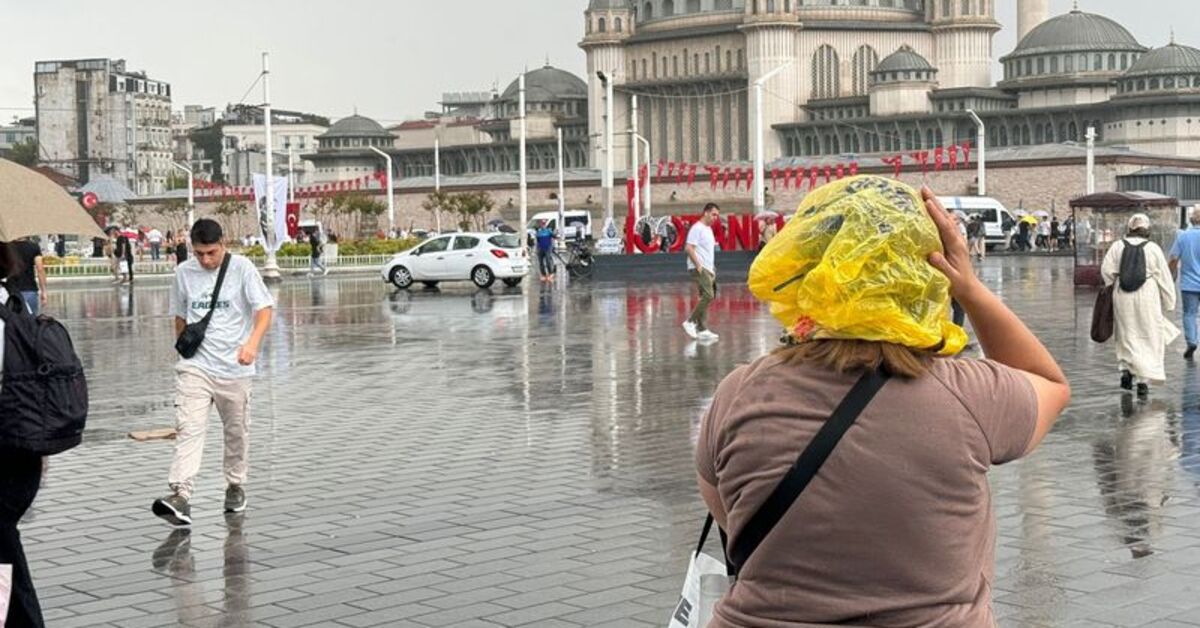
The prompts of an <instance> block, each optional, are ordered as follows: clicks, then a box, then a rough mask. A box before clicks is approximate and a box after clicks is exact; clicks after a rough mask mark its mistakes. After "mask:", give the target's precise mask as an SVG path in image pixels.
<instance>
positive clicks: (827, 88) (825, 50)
mask: <svg viewBox="0 0 1200 628" xmlns="http://www.w3.org/2000/svg"><path fill="white" fill-rule="evenodd" d="M838 69H839V68H838V54H837V51H836V50H834V49H833V47H832V46H829V45H825V46H821V47H820V48H818V49H817V52H816V53H815V54H813V58H812V77H811V78H812V86H813V89H812V95H813V98H835V97H836V96H837V95H838V94H839V93H841V81H840V77H839V76H838Z"/></svg>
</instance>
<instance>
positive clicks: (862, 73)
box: [853, 46, 879, 96]
mask: <svg viewBox="0 0 1200 628" xmlns="http://www.w3.org/2000/svg"><path fill="white" fill-rule="evenodd" d="M877 65H879V53H877V52H875V49H874V48H872V47H870V46H859V47H858V50H855V51H854V71H853V75H854V76H853V78H854V95H855V96H863V95H865V94H866V93H867V88H868V87H869V86H870V84H871V72H872V71H873V70H874V69H875V66H877Z"/></svg>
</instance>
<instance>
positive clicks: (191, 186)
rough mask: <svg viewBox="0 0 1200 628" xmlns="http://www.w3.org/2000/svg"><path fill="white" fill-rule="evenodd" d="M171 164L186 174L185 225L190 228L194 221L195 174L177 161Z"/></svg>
mask: <svg viewBox="0 0 1200 628" xmlns="http://www.w3.org/2000/svg"><path fill="white" fill-rule="evenodd" d="M171 165H172V166H175V167H176V168H179V169H180V170H182V171H184V172H186V173H187V176H188V204H187V226H188V229H191V228H192V225H193V224H194V223H195V222H196V176H195V174H194V173H193V172H192V169H191V168H189V167H187V166H185V165H183V164H181V163H179V162H171Z"/></svg>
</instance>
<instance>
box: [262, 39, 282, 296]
mask: <svg viewBox="0 0 1200 628" xmlns="http://www.w3.org/2000/svg"><path fill="white" fill-rule="evenodd" d="M262 80H263V127H264V132H265V134H266V143H267V147H266V153H267V176H266V183H267V185H266V190H264V194H266V197H267V198H266V201H267V216H268V217H269V218H270V221H269V222H264V221H263V220H261V219H260V220H259V223H260V224H261V225H262V228H263V234H262V235H263V243H264V244H265V246H264V247H263V248H265V249H266V252H267V263H266V264H264V265H263V270H262V276H263V279H265V280H267V281H280V280H281V278H282V277H281V275H280V272H279V260H278V258H277V257H276V255H275V253H276V251H275V249H276V245H277V243H276V241H275V186H274V185H273V182H274V174H275V173H274V171H273V169H274V166H275V164H274V157H275V147H274V145H272V144H271V53H269V52H264V53H262Z"/></svg>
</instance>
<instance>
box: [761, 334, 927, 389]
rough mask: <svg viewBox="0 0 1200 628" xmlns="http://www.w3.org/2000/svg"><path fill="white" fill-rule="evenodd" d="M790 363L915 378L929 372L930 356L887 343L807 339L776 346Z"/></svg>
mask: <svg viewBox="0 0 1200 628" xmlns="http://www.w3.org/2000/svg"><path fill="white" fill-rule="evenodd" d="M778 354H779V355H780V356H782V357H783V359H784V360H785V361H787V362H789V363H792V364H807V365H810V366H817V367H820V368H824V369H828V370H831V371H834V372H835V373H843V374H852V373H861V372H863V371H873V370H875V369H878V368H881V367H882V368H884V369H886V370H887V371H888V372H889V373H891V374H892V375H894V376H896V377H902V378H905V379H916V378H918V377H921V376H922V375H924V374H925V373H927V372H928V371H929V367H930V365H932V363H933V360H934V357H935V356H934V355H933V354H932V353H930V352H928V351H919V350H917V349H910V348H908V347H905V346H902V345H898V344H893V343H890V342H871V341H867V340H811V341H808V342H802V343H800V344H796V345H790V346H787V347H783V348H782V349H779V351H778Z"/></svg>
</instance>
